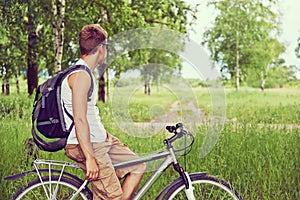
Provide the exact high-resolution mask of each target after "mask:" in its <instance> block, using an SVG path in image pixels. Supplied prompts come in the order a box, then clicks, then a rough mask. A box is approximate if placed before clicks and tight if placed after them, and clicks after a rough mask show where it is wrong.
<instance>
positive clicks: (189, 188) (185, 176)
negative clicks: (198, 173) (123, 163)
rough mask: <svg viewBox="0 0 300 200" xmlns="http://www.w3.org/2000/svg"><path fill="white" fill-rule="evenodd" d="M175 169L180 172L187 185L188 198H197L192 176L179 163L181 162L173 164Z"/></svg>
mask: <svg viewBox="0 0 300 200" xmlns="http://www.w3.org/2000/svg"><path fill="white" fill-rule="evenodd" d="M173 166H174V169H175V170H176V171H177V172H178V173H179V174H180V177H181V178H182V180H183V182H184V185H185V190H184V192H185V195H186V197H187V199H188V200H195V196H194V187H193V185H192V182H191V178H190V176H189V174H188V173H187V172H185V171H184V170H183V168H182V167H181V166H180V165H179V163H176V164H173Z"/></svg>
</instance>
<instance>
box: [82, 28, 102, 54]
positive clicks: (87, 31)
mask: <svg viewBox="0 0 300 200" xmlns="http://www.w3.org/2000/svg"><path fill="white" fill-rule="evenodd" d="M106 39H107V32H106V31H105V30H104V29H103V28H102V27H101V26H100V25H99V24H90V25H86V26H84V27H83V28H82V29H81V31H80V33H79V46H80V53H81V55H86V54H89V53H90V52H91V51H92V50H93V49H94V48H95V47H96V46H97V45H99V44H100V43H101V42H104V41H105V40H106Z"/></svg>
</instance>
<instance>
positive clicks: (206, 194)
mask: <svg viewBox="0 0 300 200" xmlns="http://www.w3.org/2000/svg"><path fill="white" fill-rule="evenodd" d="M189 176H190V179H191V182H192V186H193V187H194V191H193V192H194V195H195V199H196V200H202V199H203V200H204V199H206V200H213V199H233V200H242V199H243V198H242V197H241V196H240V195H239V193H238V192H237V191H236V190H235V189H234V188H233V187H232V186H231V185H230V184H229V183H227V182H226V181H224V180H221V179H218V178H216V177H211V176H207V175H203V173H195V174H190V175H189ZM166 189H167V191H164V190H163V191H162V192H161V194H164V193H165V195H164V197H163V199H164V200H172V199H173V200H177V199H181V200H182V199H186V195H185V192H184V190H185V184H184V182H183V180H182V179H181V178H179V179H176V180H175V181H174V182H172V183H171V184H170V185H168V186H167V187H166Z"/></svg>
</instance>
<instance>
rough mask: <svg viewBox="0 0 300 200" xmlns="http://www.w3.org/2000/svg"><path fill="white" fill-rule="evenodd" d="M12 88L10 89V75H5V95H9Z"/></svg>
mask: <svg viewBox="0 0 300 200" xmlns="http://www.w3.org/2000/svg"><path fill="white" fill-rule="evenodd" d="M9 94H10V90H9V77H5V95H9Z"/></svg>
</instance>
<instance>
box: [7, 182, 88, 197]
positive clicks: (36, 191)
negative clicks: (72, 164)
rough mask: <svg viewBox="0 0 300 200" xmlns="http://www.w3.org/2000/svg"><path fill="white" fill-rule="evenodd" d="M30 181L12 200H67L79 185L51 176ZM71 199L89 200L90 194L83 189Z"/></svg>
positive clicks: (86, 189)
mask: <svg viewBox="0 0 300 200" xmlns="http://www.w3.org/2000/svg"><path fill="white" fill-rule="evenodd" d="M42 180H43V181H42V182H41V181H40V179H39V178H37V179H35V180H32V181H31V182H29V183H28V184H27V185H26V186H24V187H22V188H20V189H19V190H18V191H17V192H16V194H15V195H14V196H13V198H12V199H13V200H20V199H21V200H25V199H30V200H54V199H55V200H56V199H57V200H58V199H59V200H62V199H64V200H67V199H71V198H72V196H73V194H75V192H76V191H77V190H78V188H79V187H80V183H78V182H77V181H74V180H71V179H69V178H65V177H61V179H60V180H59V179H58V177H56V176H52V177H51V179H49V177H48V176H47V177H42ZM72 199H78V200H90V199H92V193H91V191H90V190H89V189H88V188H84V189H83V190H82V191H81V192H80V193H79V194H78V195H77V196H76V197H74V198H72Z"/></svg>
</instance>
